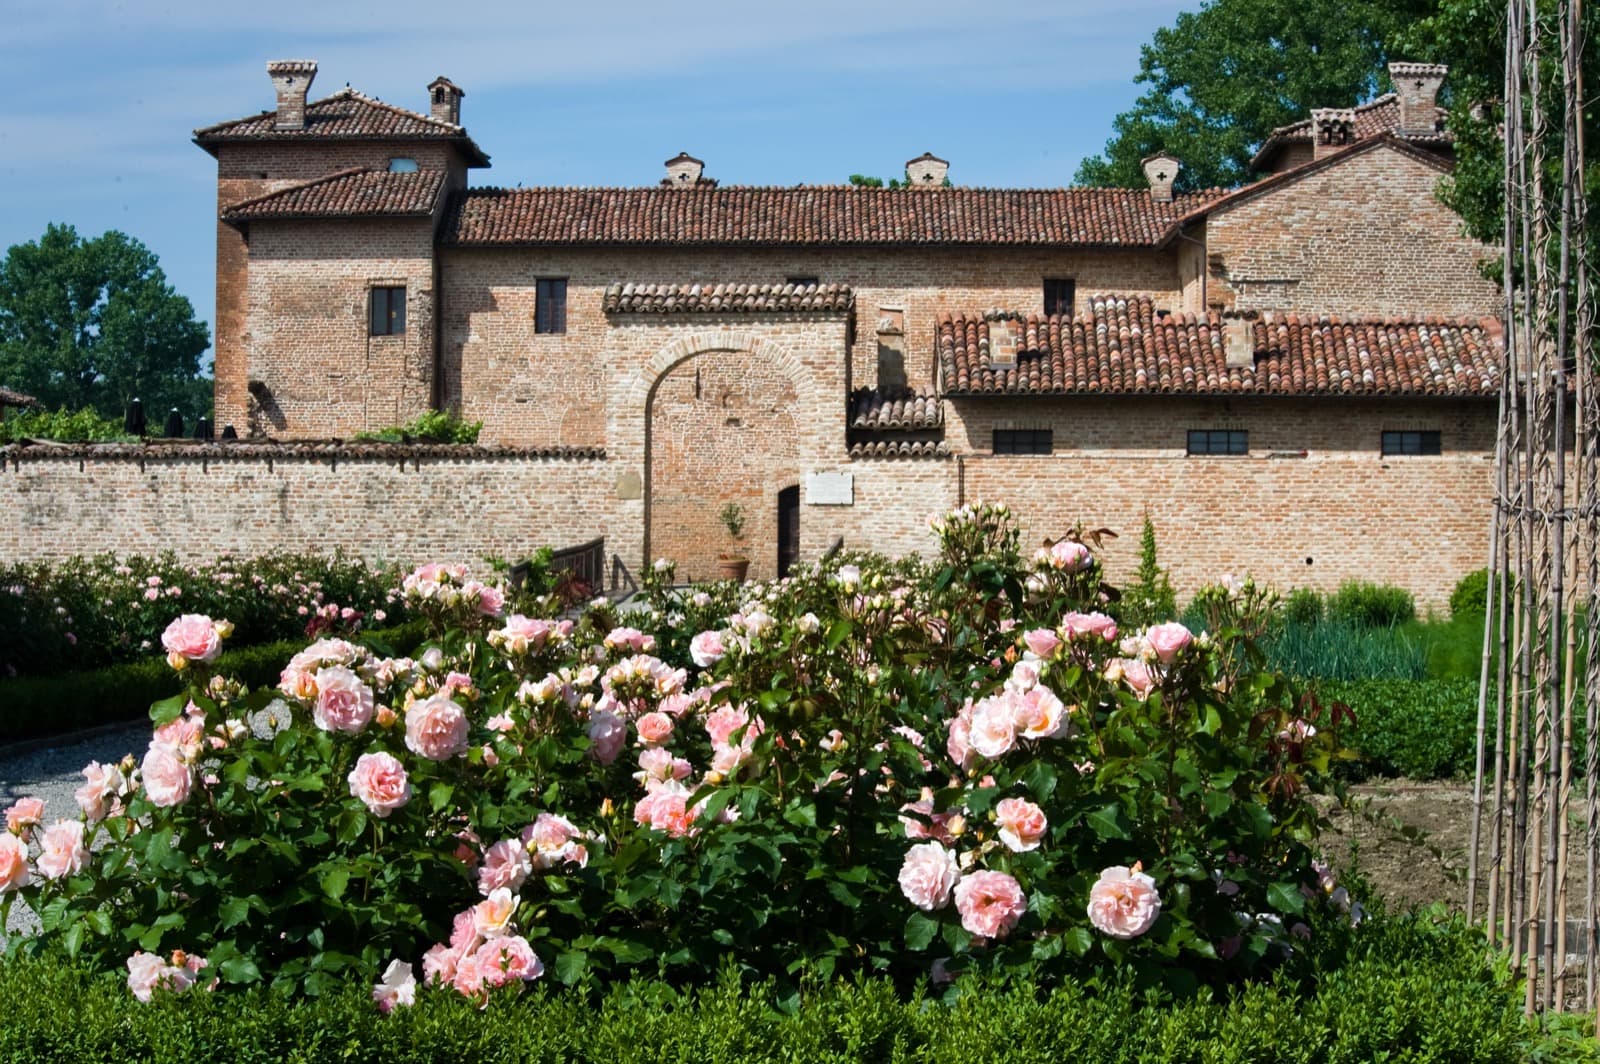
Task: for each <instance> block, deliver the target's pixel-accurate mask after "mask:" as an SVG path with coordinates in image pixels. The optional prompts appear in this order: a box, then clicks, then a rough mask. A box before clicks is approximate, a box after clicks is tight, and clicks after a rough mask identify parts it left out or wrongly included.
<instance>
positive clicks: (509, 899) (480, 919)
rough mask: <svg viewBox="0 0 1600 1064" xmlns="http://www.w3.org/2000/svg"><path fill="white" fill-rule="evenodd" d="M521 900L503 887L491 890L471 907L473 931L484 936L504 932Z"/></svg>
mask: <svg viewBox="0 0 1600 1064" xmlns="http://www.w3.org/2000/svg"><path fill="white" fill-rule="evenodd" d="M521 902H522V899H521V898H519V897H517V895H515V894H513V893H511V891H510V890H508V889H506V888H505V887H496V888H495V889H494V890H491V891H490V892H489V896H488V897H487V898H485V899H483V900H482V901H480V902H479V903H478V904H476V905H474V906H473V907H472V909H471V912H472V929H473V931H475V932H476V933H477V934H479V935H481V936H483V937H484V938H493V937H494V936H495V935H499V934H504V933H505V931H506V929H507V928H509V927H510V926H511V918H512V917H513V916H515V915H517V906H518V905H519V904H520V903H521Z"/></svg>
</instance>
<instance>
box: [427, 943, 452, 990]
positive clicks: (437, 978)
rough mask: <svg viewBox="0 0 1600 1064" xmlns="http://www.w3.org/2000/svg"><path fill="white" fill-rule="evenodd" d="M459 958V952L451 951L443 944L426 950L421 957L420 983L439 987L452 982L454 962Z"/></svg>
mask: <svg viewBox="0 0 1600 1064" xmlns="http://www.w3.org/2000/svg"><path fill="white" fill-rule="evenodd" d="M460 957H461V951H460V950H457V949H452V948H451V947H449V946H447V945H445V944H444V943H443V942H440V943H437V944H435V945H433V946H430V947H429V948H428V952H426V953H424V954H423V955H422V983H423V985H424V986H440V985H443V984H444V983H449V982H453V981H454V980H455V977H456V961H457V960H459V959H460Z"/></svg>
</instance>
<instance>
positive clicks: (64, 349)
mask: <svg viewBox="0 0 1600 1064" xmlns="http://www.w3.org/2000/svg"><path fill="white" fill-rule="evenodd" d="M210 342H211V340H210V333H209V330H208V329H207V328H206V325H205V323H204V322H202V321H197V320H196V319H195V314H194V307H193V306H192V305H191V304H190V302H189V300H188V299H186V298H184V297H183V296H180V295H178V294H177V293H176V292H174V291H173V289H172V286H171V285H169V284H168V283H167V278H166V275H165V274H163V273H162V272H161V266H160V264H159V263H158V262H157V259H156V256H155V254H154V253H152V252H151V251H150V249H149V248H146V247H145V246H144V245H143V244H141V243H139V241H137V240H135V239H133V238H132V237H130V236H128V235H127V234H125V233H119V232H116V231H115V230H113V231H111V232H107V233H105V234H103V235H101V236H98V237H95V238H94V239H92V240H85V239H83V238H82V237H80V236H79V235H78V233H77V231H76V230H75V229H73V227H72V226H70V225H54V224H52V225H50V226H49V227H48V228H46V230H45V233H44V236H42V237H41V238H39V240H37V241H33V242H30V243H26V244H17V245H15V246H13V247H12V248H10V249H9V250H8V251H7V252H6V255H5V259H4V260H3V261H0V384H4V385H6V386H7V387H9V388H14V389H16V390H18V391H23V392H27V393H29V394H31V395H33V396H36V397H37V398H39V399H40V400H41V401H43V402H44V403H45V404H46V405H48V406H51V407H58V408H65V409H84V408H87V409H93V410H96V411H98V412H99V413H100V414H102V415H104V416H106V417H112V418H117V419H120V418H121V417H122V413H123V410H124V408H125V407H126V405H127V403H128V401H129V400H131V399H134V398H138V399H140V400H142V401H143V403H144V407H145V410H146V411H147V412H148V414H149V416H150V417H152V418H159V417H160V416H161V415H162V414H163V413H164V412H165V411H166V410H168V409H169V408H171V407H174V406H176V407H178V409H179V410H180V411H182V412H183V415H184V418H185V420H186V421H188V422H191V423H192V422H193V420H194V419H195V418H196V417H198V416H199V415H200V414H202V413H209V411H210V408H211V380H210V378H208V377H201V376H200V375H199V373H200V356H201V355H202V354H203V353H204V352H205V350H206V348H207V346H209V344H210Z"/></svg>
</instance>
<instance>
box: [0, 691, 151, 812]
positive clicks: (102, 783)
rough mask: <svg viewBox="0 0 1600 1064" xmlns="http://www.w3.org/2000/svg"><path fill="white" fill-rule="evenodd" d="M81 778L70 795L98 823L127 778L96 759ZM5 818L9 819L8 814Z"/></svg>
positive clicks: (123, 786)
mask: <svg viewBox="0 0 1600 1064" xmlns="http://www.w3.org/2000/svg"><path fill="white" fill-rule="evenodd" d="M179 719H180V720H181V719H182V718H181V717H180V718H179ZM83 779H84V784H83V786H82V787H79V788H78V789H77V790H75V791H73V792H72V797H73V798H75V799H77V802H78V808H79V809H82V810H83V815H84V816H85V817H87V818H88V820H89V823H91V824H98V823H99V822H100V821H102V820H104V819H105V818H106V817H107V816H109V815H110V814H111V812H112V808H113V806H114V805H116V800H117V799H118V798H119V797H121V796H122V794H124V793H125V792H126V790H127V780H125V779H123V777H122V771H121V770H120V769H118V768H117V766H116V765H102V764H101V763H100V762H98V761H91V762H89V763H88V764H87V765H85V766H84V767H83ZM25 800H26V799H25ZM33 800H34V801H38V799H33ZM41 804H42V803H41ZM41 811H42V810H41ZM7 820H8V821H9V820H10V815H9V814H7ZM35 823H37V818H35Z"/></svg>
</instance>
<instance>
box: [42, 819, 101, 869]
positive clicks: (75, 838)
mask: <svg viewBox="0 0 1600 1064" xmlns="http://www.w3.org/2000/svg"><path fill="white" fill-rule="evenodd" d="M88 863H89V848H88V847H87V846H85V845H84V844H83V821H81V820H57V821H56V822H55V823H54V824H51V825H50V826H49V827H47V828H45V829H44V833H43V834H42V835H40V836H39V858H38V860H37V861H35V862H34V865H35V867H36V868H37V869H38V872H39V874H40V875H41V876H43V877H44V878H46V879H60V878H62V877H63V876H75V875H77V874H78V873H79V872H82V871H83V869H84V866H85V865H87V864H88Z"/></svg>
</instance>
